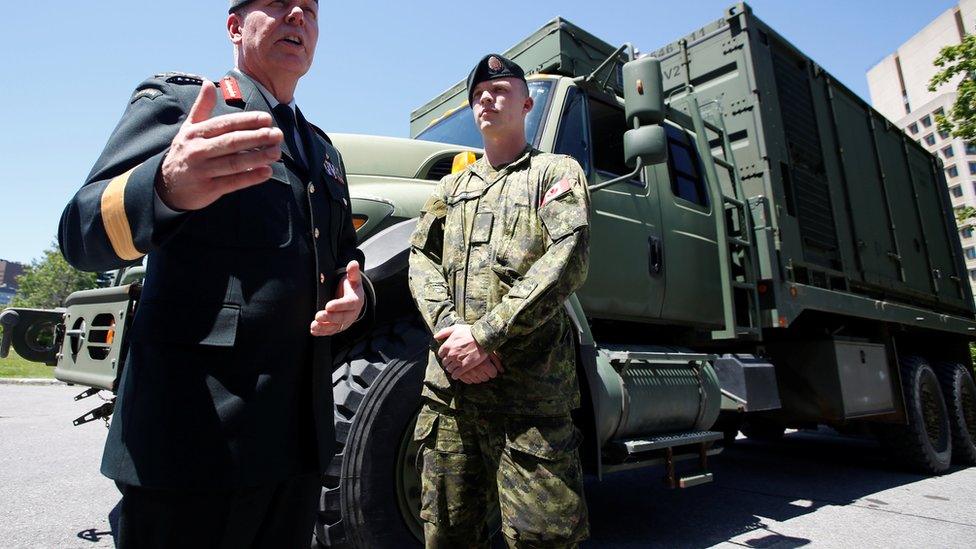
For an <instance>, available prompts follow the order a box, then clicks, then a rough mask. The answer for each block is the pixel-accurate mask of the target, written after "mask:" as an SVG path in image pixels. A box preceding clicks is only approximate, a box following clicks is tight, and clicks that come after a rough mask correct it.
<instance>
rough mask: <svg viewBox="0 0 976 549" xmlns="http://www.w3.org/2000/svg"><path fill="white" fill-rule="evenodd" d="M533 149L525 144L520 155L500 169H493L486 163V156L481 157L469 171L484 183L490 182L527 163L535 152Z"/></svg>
mask: <svg viewBox="0 0 976 549" xmlns="http://www.w3.org/2000/svg"><path fill="white" fill-rule="evenodd" d="M535 150H536V149H535V148H534V147H533V146H532V145H529V144H528V143H526V144H525V148H524V149H522V153H521V154H520V155H519V156H518V157H517V158H516V159H515V160H513V161H511V162H509V163H508V164H505V165H504V166H502V167H501V168H498V169H495V168H493V167H492V166H491V164H489V163H488V155H481V158H479V159H478V160H477V162H475V163H474V164H472V165H471V171H472V172H474V173H475V174H477V175H478V176H480V177H481V178H482V179H484V180H485V181H491V180H494V179H495V178H497V177H499V176H501V175H505V174H507V173H509V172H510V171H512V170H514V169H516V168H518V167H520V166H521V165H522V164H524V163H525V162H527V161H528V160H529V158H530V157H531V156H532V154H533V153H534V152H535Z"/></svg>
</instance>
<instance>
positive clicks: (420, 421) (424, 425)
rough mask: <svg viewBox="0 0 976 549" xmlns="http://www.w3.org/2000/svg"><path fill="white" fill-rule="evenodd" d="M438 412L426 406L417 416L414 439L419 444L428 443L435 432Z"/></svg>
mask: <svg viewBox="0 0 976 549" xmlns="http://www.w3.org/2000/svg"><path fill="white" fill-rule="evenodd" d="M437 417H438V416H437V412H435V411H433V410H431V409H430V408H428V407H427V406H424V407H423V408H422V409H421V410H420V415H419V416H417V425H416V427H414V430H413V439H414V440H415V441H417V442H427V441H428V440H429V439H430V438H431V435H433V434H434V432H435V427H436V426H437Z"/></svg>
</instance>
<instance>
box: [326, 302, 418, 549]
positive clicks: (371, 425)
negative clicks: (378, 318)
mask: <svg viewBox="0 0 976 549" xmlns="http://www.w3.org/2000/svg"><path fill="white" fill-rule="evenodd" d="M429 340H430V335H429V333H428V332H427V330H426V328H425V327H423V325H422V324H421V323H420V321H419V319H414V318H407V319H398V320H396V321H394V322H392V323H389V324H386V325H382V326H379V327H377V328H376V329H374V330H373V332H371V333H370V334H369V335H368V336H367V337H366V340H365V344H364V343H363V342H361V343H360V344H359V345H357V346H354V347H353V349H352V350H351V351H350V353H349V355H348V356H347V357H344V358H340V360H339V361H338V364H339V370H337V376H336V377H337V378H338V380H337V382H336V384H337V394H338V393H339V390H340V389H341V388H340V387H338V384H340V383H343V382H349V380H343V375H342V368H343V367H344V366H345V367H348V366H349V365H351V364H353V363H354V362H355V361H357V360H360V361H361V360H363V359H365V360H366V361H367V362H369V363H370V364H371V367H375V368H376V369H378V370H380V371H379V374H378V375H376V376H375V378H373V379H372V380H366V379H362V378H361V377H360V378H359V379H357V380H356V381H355V384H356V386H357V387H356V391H357V392H358V391H361V390H362V389H365V395H364V396H362V398H361V400H360V401H358V404H357V405H356V406H355V414H354V415H353V417H352V418H351V422H350V421H348V419H350V418H342V417H340V414H339V412H337V434H339V431H340V428H339V424H340V423H346V425H345V426H344V429H347V430H348V434H346V435H345V437H343V436H341V434H339V436H337V438H339V439H340V440H339V442H341V443H343V444H344V445H343V447H342V451H341V452H340V453H339V454H338V455H337V456H336V458H335V459H334V463H333V467H331V468H330V472H331V473H332V474H333V475H334V477H333V482H334V483H335V486H334V487H333V488H332V489H328V488H327V489H325V490H324V491H323V501H322V504H321V505H320V517H323V516H327V515H329V514H330V511H331V516H333V517H334V516H335V510H336V508H338V509H339V510H340V512H341V525H339V527H338V528H337V527H336V525H335V524H332V525H326V524H322V523H321V522H320V524H318V525H317V526H316V535H317V537H318V539H319V542H320V543H321V544H322V545H327V546H332V547H369V548H371V549H372V548H376V549H384V548H409V547H420V544H419V543H417V541H416V539H415V538H414V536H413V535H412V534H411V533H410V531H409V529H408V528H407V526H406V524H405V523H404V519H403V516H402V514H401V512H400V509H399V503H398V501H399V500H398V498H397V494H396V482H397V478H396V475H397V474H398V470H397V467H396V463H397V454H398V451H399V448H400V442H401V440H402V437H403V436H404V435H405V434H406V430H407V428H408V426H409V425H410V424H411V422H412V420H413V418H414V416H415V414H416V413H417V411H418V410H419V409H420V405H421V397H420V390H421V385H422V383H423V376H424V369H425V366H426V363H427V353H428V350H429ZM347 377H348V376H347ZM334 379H335V378H334ZM337 404H338V400H337ZM346 406H347V410H348V409H351V407H352V406H351V405H349V404H347V405H346ZM347 415H348V412H347ZM343 438H344V440H342V439H343ZM323 529H325V530H329V532H328V533H327V534H324V532H323ZM323 534H324V535H323ZM323 538H325V539H323ZM329 538H331V539H329Z"/></svg>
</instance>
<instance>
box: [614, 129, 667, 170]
mask: <svg viewBox="0 0 976 549" xmlns="http://www.w3.org/2000/svg"><path fill="white" fill-rule="evenodd" d="M638 159H640V160H641V163H642V164H643V165H645V166H651V165H654V164H660V163H661V162H666V161H667V159H668V134H667V133H665V131H664V126H658V125H654V126H641V127H640V128H637V129H635V130H627V131H626V132H624V161H626V162H627V165H628V166H635V165H636V162H637V160H638Z"/></svg>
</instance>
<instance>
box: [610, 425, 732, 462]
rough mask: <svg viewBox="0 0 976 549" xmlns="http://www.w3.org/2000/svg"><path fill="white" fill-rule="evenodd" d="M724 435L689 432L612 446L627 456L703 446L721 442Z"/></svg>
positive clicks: (619, 442) (634, 440) (621, 441)
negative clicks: (695, 445)
mask: <svg viewBox="0 0 976 549" xmlns="http://www.w3.org/2000/svg"><path fill="white" fill-rule="evenodd" d="M721 439H722V433H719V432H716V431H689V432H686V433H677V434H671V435H660V436H656V437H642V438H635V439H630V440H614V441H611V442H610V444H611V445H613V446H615V447H616V449H617V450H618V451H621V450H622V453H625V454H627V455H631V456H632V455H634V454H640V453H643V452H650V451H652V450H661V449H663V448H672V447H674V446H687V445H691V444H701V443H705V442H712V441H715V440H721Z"/></svg>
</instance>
